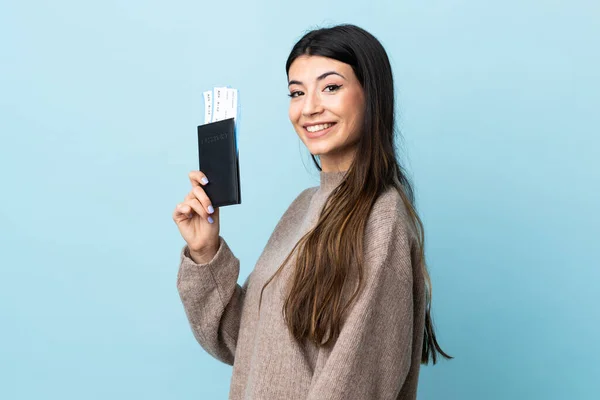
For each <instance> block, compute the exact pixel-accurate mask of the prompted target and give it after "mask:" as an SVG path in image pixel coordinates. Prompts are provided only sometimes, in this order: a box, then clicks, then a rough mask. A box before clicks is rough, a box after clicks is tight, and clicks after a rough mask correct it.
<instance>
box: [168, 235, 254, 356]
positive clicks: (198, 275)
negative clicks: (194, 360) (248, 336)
mask: <svg viewBox="0 0 600 400" xmlns="http://www.w3.org/2000/svg"><path fill="white" fill-rule="evenodd" d="M239 271H240V262H239V260H238V259H237V258H236V257H235V256H234V255H233V253H232V252H231V250H230V248H229V246H228V245H227V243H226V242H225V240H224V239H223V238H222V237H221V236H219V249H218V250H217V253H216V255H215V256H214V258H213V259H212V260H211V261H209V262H208V263H206V264H197V263H195V262H194V261H193V260H192V258H191V257H190V254H189V249H188V247H187V245H186V246H185V247H184V248H183V249H182V251H181V262H180V265H179V272H178V274H177V290H178V292H179V296H180V297H181V301H182V302H183V306H184V309H185V313H186V315H187V318H188V321H189V323H190V326H191V328H192V332H193V333H194V337H195V338H196V340H197V341H198V343H200V345H201V346H202V348H204V350H206V351H207V352H208V353H209V354H210V355H212V356H213V357H215V358H216V359H218V360H220V361H222V362H224V363H227V364H229V365H233V360H234V355H235V348H236V344H237V338H238V332H239V328H240V320H241V315H242V307H243V304H244V297H245V292H246V288H247V285H248V279H246V282H245V283H244V285H243V286H240V285H238V283H237V279H238V276H239Z"/></svg>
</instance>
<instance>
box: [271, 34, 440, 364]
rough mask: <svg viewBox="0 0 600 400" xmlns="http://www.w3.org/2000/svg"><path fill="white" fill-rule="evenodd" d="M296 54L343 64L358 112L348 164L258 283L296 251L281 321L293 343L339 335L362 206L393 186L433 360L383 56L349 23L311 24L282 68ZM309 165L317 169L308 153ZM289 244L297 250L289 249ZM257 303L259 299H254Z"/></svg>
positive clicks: (416, 221)
mask: <svg viewBox="0 0 600 400" xmlns="http://www.w3.org/2000/svg"><path fill="white" fill-rule="evenodd" d="M301 55H318V56H323V57H328V58H331V59H335V60H338V61H341V62H344V63H346V64H349V65H350V66H351V67H352V69H353V71H354V73H355V74H356V77H357V78H358V81H359V82H360V84H361V86H362V89H363V90H364V95H365V96H364V97H365V110H364V111H365V112H364V121H363V127H362V135H360V139H359V142H358V144H357V151H356V153H355V154H356V155H355V157H354V159H353V162H352V165H351V166H350V168H349V170H348V172H347V173H346V174H345V176H344V179H343V180H342V181H341V183H340V184H339V185H338V186H337V187H336V188H335V189H334V190H333V191H332V192H331V194H330V195H329V197H328V198H327V200H326V202H325V205H324V206H323V209H322V211H321V213H320V215H319V218H318V221H317V223H316V225H315V227H314V228H313V229H311V230H309V232H307V233H306V234H305V235H304V236H303V237H302V238H301V239H300V240H299V241H298V243H297V244H296V245H295V246H294V248H293V249H292V251H291V252H290V253H289V254H288V256H287V257H286V259H285V260H284V262H283V263H282V264H281V266H280V267H279V269H278V270H277V272H275V274H274V275H273V276H272V277H271V278H270V279H269V280H268V281H267V282H266V283H265V285H264V286H263V288H262V290H261V295H260V300H261V301H262V293H263V291H264V289H265V287H266V286H267V285H268V284H269V283H270V282H271V280H273V278H274V277H275V276H276V275H277V274H278V273H279V272H280V271H281V269H282V268H283V266H284V265H286V264H287V262H288V261H289V259H290V257H292V254H294V253H295V254H296V259H295V268H294V271H293V272H292V278H291V281H290V286H289V292H288V295H287V298H286V300H285V302H284V306H283V310H282V311H283V314H284V318H285V321H286V324H287V326H288V328H289V330H290V332H291V333H292V335H293V337H294V338H295V339H296V340H298V341H300V342H301V341H303V340H305V339H307V340H310V341H311V342H313V343H315V344H316V345H318V346H327V345H328V344H331V343H333V342H334V341H335V340H336V339H337V337H338V336H339V333H340V329H341V325H342V324H341V321H342V316H343V315H344V312H345V311H346V309H347V308H348V307H350V305H351V304H352V302H353V301H354V300H355V298H356V296H357V295H358V293H359V292H360V290H361V288H362V287H363V286H364V282H363V273H364V272H363V239H364V231H365V226H366V224H367V219H368V216H369V212H370V211H371V208H372V206H373V204H374V203H375V200H376V199H377V198H378V197H379V195H381V194H382V193H383V192H384V191H385V190H387V189H388V188H390V187H392V186H393V187H395V188H396V190H398V193H399V194H400V196H401V198H402V201H403V203H404V205H405V206H406V208H407V210H408V214H409V216H410V220H411V221H410V222H411V223H412V224H413V227H414V228H415V231H416V232H417V233H418V234H417V240H418V249H419V251H418V253H419V254H417V255H416V257H418V259H419V265H420V268H421V272H422V274H423V278H424V282H425V286H426V288H425V297H426V314H425V327H424V329H425V332H424V338H423V350H422V355H421V363H423V364H428V363H429V358H430V357H431V358H433V364H435V363H436V351H437V352H439V353H440V354H441V355H442V356H443V357H445V358H452V357H451V356H449V355H448V354H446V353H444V351H442V349H441V348H440V346H439V344H438V342H437V340H436V337H435V332H434V325H433V320H432V318H431V279H430V277H429V273H428V271H427V266H426V263H425V251H424V248H425V243H424V242H425V237H424V233H423V224H422V222H421V219H420V218H419V216H418V215H417V212H416V209H415V206H414V194H413V188H412V185H411V183H410V182H409V180H408V178H407V176H406V173H405V172H404V170H403V168H402V167H401V166H400V164H399V162H398V161H397V157H396V147H395V142H394V136H395V130H394V83H393V77H392V69H391V66H390V62H389V59H388V56H387V53H386V52H385V50H384V48H383V46H382V45H381V43H380V42H379V41H378V40H377V39H376V38H375V37H374V36H373V35H371V34H370V33H368V32H367V31H365V30H364V29H362V28H359V27H357V26H355V25H348V24H344V25H338V26H334V27H331V28H322V29H318V30H313V31H311V32H308V33H307V34H305V35H304V36H303V37H302V38H301V39H300V40H299V41H298V42H297V43H296V44H295V46H294V47H293V49H292V51H291V53H290V55H289V57H288V60H287V62H286V73H288V74H289V69H290V66H291V64H292V62H293V61H294V60H295V59H296V58H297V57H299V56H301ZM312 158H313V161H314V163H315V165H316V166H317V168H318V169H319V170H321V167H320V166H319V163H318V162H317V160H316V158H315V156H314V155H313V156H312ZM296 250H298V251H297V252H296ZM351 268H356V269H357V272H358V278H359V279H358V286H357V288H356V290H355V292H354V293H353V295H352V296H351V297H350V299H349V301H348V302H346V304H345V305H344V306H342V304H341V303H342V298H343V295H342V292H343V288H344V286H345V285H344V284H345V282H346V281H347V278H348V275H349V271H350V269H351ZM259 304H260V302H259Z"/></svg>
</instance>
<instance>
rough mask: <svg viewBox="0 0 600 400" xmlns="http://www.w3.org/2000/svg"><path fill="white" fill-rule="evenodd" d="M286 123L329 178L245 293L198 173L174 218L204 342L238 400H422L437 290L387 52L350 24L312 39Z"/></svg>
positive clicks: (301, 47) (184, 296)
mask: <svg viewBox="0 0 600 400" xmlns="http://www.w3.org/2000/svg"><path fill="white" fill-rule="evenodd" d="M286 71H287V76H288V82H289V86H288V87H289V92H290V94H289V95H290V108H289V117H290V121H291V122H292V125H293V126H294V129H295V130H296V133H297V134H298V136H299V137H300V139H301V140H302V142H303V143H304V144H305V145H306V147H307V149H308V150H309V151H310V153H311V154H312V157H313V161H314V162H315V165H316V167H317V168H318V169H319V170H320V184H319V186H316V187H312V188H308V189H306V190H304V191H303V192H302V193H300V194H299V195H298V197H297V198H296V199H295V200H294V201H293V202H292V204H291V205H290V206H289V208H288V209H287V211H286V212H285V213H284V215H283V216H282V217H281V220H280V221H279V223H278V224H277V226H276V227H275V230H274V232H273V234H272V235H271V237H270V238H269V240H268V242H267V245H266V247H265V249H264V251H263V253H262V254H261V256H260V257H259V259H258V261H257V264H256V266H255V268H254V270H253V271H252V272H251V273H250V275H249V277H248V279H247V280H246V281H245V283H244V284H243V285H242V286H240V285H238V284H237V279H238V274H239V260H238V259H237V258H236V257H235V256H234V255H233V253H232V251H231V250H230V248H229V246H228V245H227V242H226V241H225V240H224V239H223V237H222V236H220V235H219V210H218V209H213V207H212V206H211V204H210V199H209V198H208V197H207V196H206V194H205V192H204V190H203V189H202V187H203V186H204V185H207V184H208V185H210V176H208V177H207V176H205V175H204V174H203V173H202V172H201V171H192V172H191V173H190V174H189V178H190V181H191V184H192V190H191V192H190V193H189V194H188V195H187V196H186V197H185V200H184V201H183V202H182V203H181V204H179V205H178V206H177V207H176V210H175V211H174V213H173V219H174V221H175V222H176V224H177V226H178V227H179V231H180V233H181V235H182V236H183V238H184V239H185V241H186V245H185V246H184V247H183V249H182V252H181V263H180V267H179V272H178V276H177V288H178V291H179V294H180V296H181V300H182V302H183V305H184V308H185V311H186V314H187V317H188V319H189V322H190V325H191V327H192V331H193V333H194V336H195V337H196V339H197V341H198V342H199V343H200V345H201V346H202V347H203V348H204V349H205V350H206V351H207V352H208V353H210V354H211V355H212V356H214V357H215V358H217V359H219V360H221V361H223V362H225V363H228V364H230V365H233V376H232V379H231V388H230V393H229V398H230V399H236V400H237V399H255V400H259V399H261V400H262V399H268V400H275V399H285V400H295V399H298V400H299V399H303V400H305V399H309V400H317V399H318V400H324V399H330V400H350V399H414V398H416V393H417V382H418V377H419V367H420V364H421V363H423V364H427V363H428V361H429V359H430V358H432V359H433V363H434V364H435V362H436V352H439V353H440V354H441V355H442V356H444V357H446V358H451V357H450V356H448V355H447V354H445V353H444V352H443V351H442V350H441V349H440V347H439V345H438V343H437V341H436V337H435V333H434V329H433V323H432V320H431V316H430V305H431V282H430V280H429V275H428V273H427V269H426V265H425V258H424V245H423V241H424V235H423V227H422V224H421V221H420V219H419V217H418V215H417V213H416V211H415V208H414V206H413V193H412V188H411V185H410V183H409V182H408V180H407V178H406V175H405V173H404V172H403V169H402V168H401V167H400V165H399V163H398V161H397V158H396V154H395V147H394V86H393V79H392V71H391V67H390V63H389V60H388V57H387V54H386V52H385V50H384V48H383V47H382V45H381V44H380V42H379V41H378V40H377V39H376V38H375V37H373V36H372V35H371V34H369V33H368V32H366V31H365V30H363V29H361V28H359V27H356V26H354V25H339V26H335V27H332V28H327V29H319V30H314V31H311V32H309V33H307V34H306V35H305V36H304V37H302V39H300V41H299V42H298V43H296V45H295V46H294V48H293V49H292V51H291V54H290V56H289V58H288V60H287V63H286Z"/></svg>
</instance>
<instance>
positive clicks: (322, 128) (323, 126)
mask: <svg viewBox="0 0 600 400" xmlns="http://www.w3.org/2000/svg"><path fill="white" fill-rule="evenodd" d="M335 124H336V123H335V122H333V123H328V124H320V125H312V126H305V127H304V129H306V130H307V131H308V132H309V133H313V134H314V133H317V134H318V133H320V132H322V131H325V130H327V129H329V128H331V127H332V126H334V125H335Z"/></svg>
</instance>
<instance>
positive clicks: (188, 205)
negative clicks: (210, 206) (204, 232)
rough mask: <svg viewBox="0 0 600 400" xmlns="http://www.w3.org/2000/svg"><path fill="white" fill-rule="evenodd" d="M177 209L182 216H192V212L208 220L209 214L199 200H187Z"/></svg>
mask: <svg viewBox="0 0 600 400" xmlns="http://www.w3.org/2000/svg"><path fill="white" fill-rule="evenodd" d="M177 209H178V210H179V211H180V212H181V213H182V214H186V215H188V216H189V215H190V214H192V211H193V212H194V213H196V214H198V215H200V216H201V217H203V218H206V216H207V214H206V211H205V210H204V207H203V206H202V204H201V203H200V202H199V201H198V199H192V200H186V201H184V202H183V203H180V204H179V205H178V206H177Z"/></svg>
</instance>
